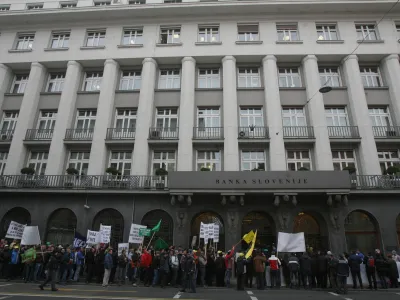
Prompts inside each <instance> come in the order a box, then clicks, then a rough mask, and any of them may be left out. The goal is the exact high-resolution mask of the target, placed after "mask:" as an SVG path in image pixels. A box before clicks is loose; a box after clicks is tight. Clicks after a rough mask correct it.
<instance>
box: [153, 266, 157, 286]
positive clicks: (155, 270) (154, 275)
mask: <svg viewBox="0 0 400 300" xmlns="http://www.w3.org/2000/svg"><path fill="white" fill-rule="evenodd" d="M157 283H158V269H154V274H153V285H156V284H157Z"/></svg>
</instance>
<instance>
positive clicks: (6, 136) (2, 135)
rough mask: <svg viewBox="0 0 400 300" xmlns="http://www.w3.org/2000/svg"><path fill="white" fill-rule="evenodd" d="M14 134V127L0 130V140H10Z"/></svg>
mask: <svg viewBox="0 0 400 300" xmlns="http://www.w3.org/2000/svg"><path fill="white" fill-rule="evenodd" d="M13 135H14V129H10V130H0V142H11V140H12V138H13Z"/></svg>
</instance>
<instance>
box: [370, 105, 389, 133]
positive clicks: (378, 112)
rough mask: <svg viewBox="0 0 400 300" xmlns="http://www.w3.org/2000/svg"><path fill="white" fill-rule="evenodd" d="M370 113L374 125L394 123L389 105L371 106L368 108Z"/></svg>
mask: <svg viewBox="0 0 400 300" xmlns="http://www.w3.org/2000/svg"><path fill="white" fill-rule="evenodd" d="M368 113H369V118H370V120H371V123H372V126H383V127H386V126H388V127H390V126H391V125H392V120H391V118H390V114H389V110H388V108H387V107H372V108H371V107H370V108H368ZM388 130H389V128H388Z"/></svg>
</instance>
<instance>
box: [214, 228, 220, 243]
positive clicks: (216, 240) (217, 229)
mask: <svg viewBox="0 0 400 300" xmlns="http://www.w3.org/2000/svg"><path fill="white" fill-rule="evenodd" d="M218 242H219V225H218V224H215V223H214V243H218Z"/></svg>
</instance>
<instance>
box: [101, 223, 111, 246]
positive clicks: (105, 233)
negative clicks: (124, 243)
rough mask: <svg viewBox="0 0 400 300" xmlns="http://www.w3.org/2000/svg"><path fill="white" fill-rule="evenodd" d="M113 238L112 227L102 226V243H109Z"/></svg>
mask: <svg viewBox="0 0 400 300" xmlns="http://www.w3.org/2000/svg"><path fill="white" fill-rule="evenodd" d="M110 238H111V225H103V224H100V243H109V242H110Z"/></svg>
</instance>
